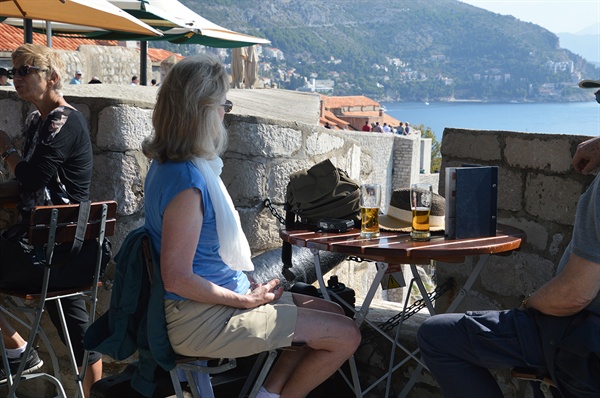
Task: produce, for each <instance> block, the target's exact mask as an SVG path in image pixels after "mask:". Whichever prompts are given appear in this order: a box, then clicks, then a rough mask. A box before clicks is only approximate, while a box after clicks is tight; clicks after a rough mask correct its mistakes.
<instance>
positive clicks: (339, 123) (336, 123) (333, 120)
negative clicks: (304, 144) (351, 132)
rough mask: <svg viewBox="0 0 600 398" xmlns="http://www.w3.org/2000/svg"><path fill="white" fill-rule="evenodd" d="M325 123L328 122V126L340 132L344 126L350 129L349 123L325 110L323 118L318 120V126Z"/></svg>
mask: <svg viewBox="0 0 600 398" xmlns="http://www.w3.org/2000/svg"><path fill="white" fill-rule="evenodd" d="M326 122H329V124H330V125H331V126H332V127H336V128H337V129H340V130H343V129H344V126H348V127H350V123H348V122H347V121H345V120H342V119H340V118H338V117H336V116H335V115H334V114H333V112H331V111H328V110H325V112H324V113H323V116H322V117H320V118H319V124H320V125H321V126H324V125H325V123H326Z"/></svg>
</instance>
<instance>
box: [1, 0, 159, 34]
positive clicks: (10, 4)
mask: <svg viewBox="0 0 600 398" xmlns="http://www.w3.org/2000/svg"><path fill="white" fill-rule="evenodd" d="M0 17H13V18H24V19H28V20H33V19H39V20H44V21H55V22H64V23H68V24H76V25H83V26H89V27H96V28H102V29H107V30H113V31H119V32H128V33H132V34H138V35H148V36H160V35H161V33H160V32H159V31H157V30H156V29H154V28H152V27H150V26H149V25H147V24H145V23H144V22H142V21H139V20H137V19H136V18H134V17H132V16H131V15H130V14H128V13H127V12H125V11H123V10H121V9H119V8H118V7H116V6H114V5H112V4H110V3H109V2H108V1H106V0H0Z"/></svg>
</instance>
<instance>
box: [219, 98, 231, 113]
mask: <svg viewBox="0 0 600 398" xmlns="http://www.w3.org/2000/svg"><path fill="white" fill-rule="evenodd" d="M221 106H222V107H223V110H224V111H225V113H229V112H231V110H232V109H233V102H231V101H229V100H227V101H225V103H224V104H221Z"/></svg>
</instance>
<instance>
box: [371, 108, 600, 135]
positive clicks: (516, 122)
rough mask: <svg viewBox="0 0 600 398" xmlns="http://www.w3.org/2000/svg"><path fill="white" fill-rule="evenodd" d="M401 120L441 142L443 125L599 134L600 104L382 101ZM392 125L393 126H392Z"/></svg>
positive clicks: (387, 111)
mask: <svg viewBox="0 0 600 398" xmlns="http://www.w3.org/2000/svg"><path fill="white" fill-rule="evenodd" d="M381 105H383V106H385V108H386V113H387V114H389V115H391V116H393V117H395V118H396V119H398V120H400V121H402V122H409V123H410V124H411V125H414V126H418V125H420V124H423V125H424V126H425V127H430V128H431V129H432V131H433V132H434V133H435V136H436V138H437V139H438V140H439V141H440V142H441V139H442V134H443V131H444V128H445V127H451V128H466V129H476V130H501V131H519V132H534V133H550V134H572V135H587V136H597V135H600V105H599V104H598V103H596V101H595V100H592V101H590V102H568V103H555V102H553V103H489V102H460V101H457V102H431V103H429V105H427V104H426V103H424V102H382V103H381ZM394 127H395V126H394Z"/></svg>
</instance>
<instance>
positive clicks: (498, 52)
mask: <svg viewBox="0 0 600 398" xmlns="http://www.w3.org/2000/svg"><path fill="white" fill-rule="evenodd" d="M181 1H182V2H183V3H184V4H186V5H187V6H188V7H190V8H191V9H193V10H196V11H197V12H198V13H199V14H200V15H202V16H204V17H205V18H207V19H209V20H211V21H213V22H215V23H217V24H219V25H222V26H224V27H227V28H230V29H233V30H236V31H240V32H242V33H248V34H253V35H258V36H261V37H266V38H268V39H269V40H271V43H272V47H276V48H279V49H280V50H282V51H283V53H284V55H285V57H286V59H285V62H284V63H283V64H282V65H280V67H281V68H282V69H284V70H290V69H292V68H293V69H295V73H296V74H297V75H299V76H301V77H303V78H311V76H317V78H318V79H326V78H330V75H331V73H334V72H335V73H337V74H338V75H339V77H336V78H335V83H336V85H335V93H334V94H335V95H366V96H369V97H372V98H374V99H382V98H385V99H386V100H388V101H394V100H400V101H422V100H424V99H426V100H428V101H436V100H446V99H448V98H452V97H456V98H464V99H475V98H477V99H490V100H507V99H520V100H521V99H523V100H525V99H527V100H535V99H536V98H537V96H538V90H537V89H536V88H538V87H540V86H541V85H543V84H544V83H553V82H569V81H572V80H571V76H570V74H569V73H567V72H556V71H555V70H554V69H553V68H552V67H551V66H550V65H551V64H552V63H559V62H573V64H574V66H575V68H576V72H578V73H581V76H583V77H584V78H600V69H598V68H595V67H594V66H593V65H591V64H589V63H587V62H586V61H585V60H583V59H582V58H581V57H579V56H578V55H575V54H573V53H571V52H569V51H567V50H563V49H561V48H560V47H559V40H558V37H557V36H556V35H554V34H553V33H551V32H549V31H547V30H545V29H543V28H541V27H539V26H537V25H534V24H531V23H526V22H522V21H519V20H516V19H515V18H513V17H511V16H504V15H499V14H495V13H491V12H488V11H485V10H483V9H480V8H476V7H473V6H471V5H468V4H465V3H462V2H460V1H456V0H352V1H349V0H328V1H325V2H323V1H321V0H270V1H264V0H244V1H239V0H237V1H234V0H181ZM156 45H160V44H158V43H157V44H156ZM179 52H182V51H179ZM182 53H184V52H182ZM332 58H333V59H335V60H336V62H335V63H333V62H331V61H332ZM392 60H395V61H399V62H392ZM267 61H268V60H267ZM273 78H274V79H275V80H277V79H278V77H275V76H273ZM277 83H278V84H279V85H280V86H281V87H289V88H291V87H292V86H294V85H295V84H296V83H292V82H290V81H289V80H287V79H286V80H285V81H277Z"/></svg>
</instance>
